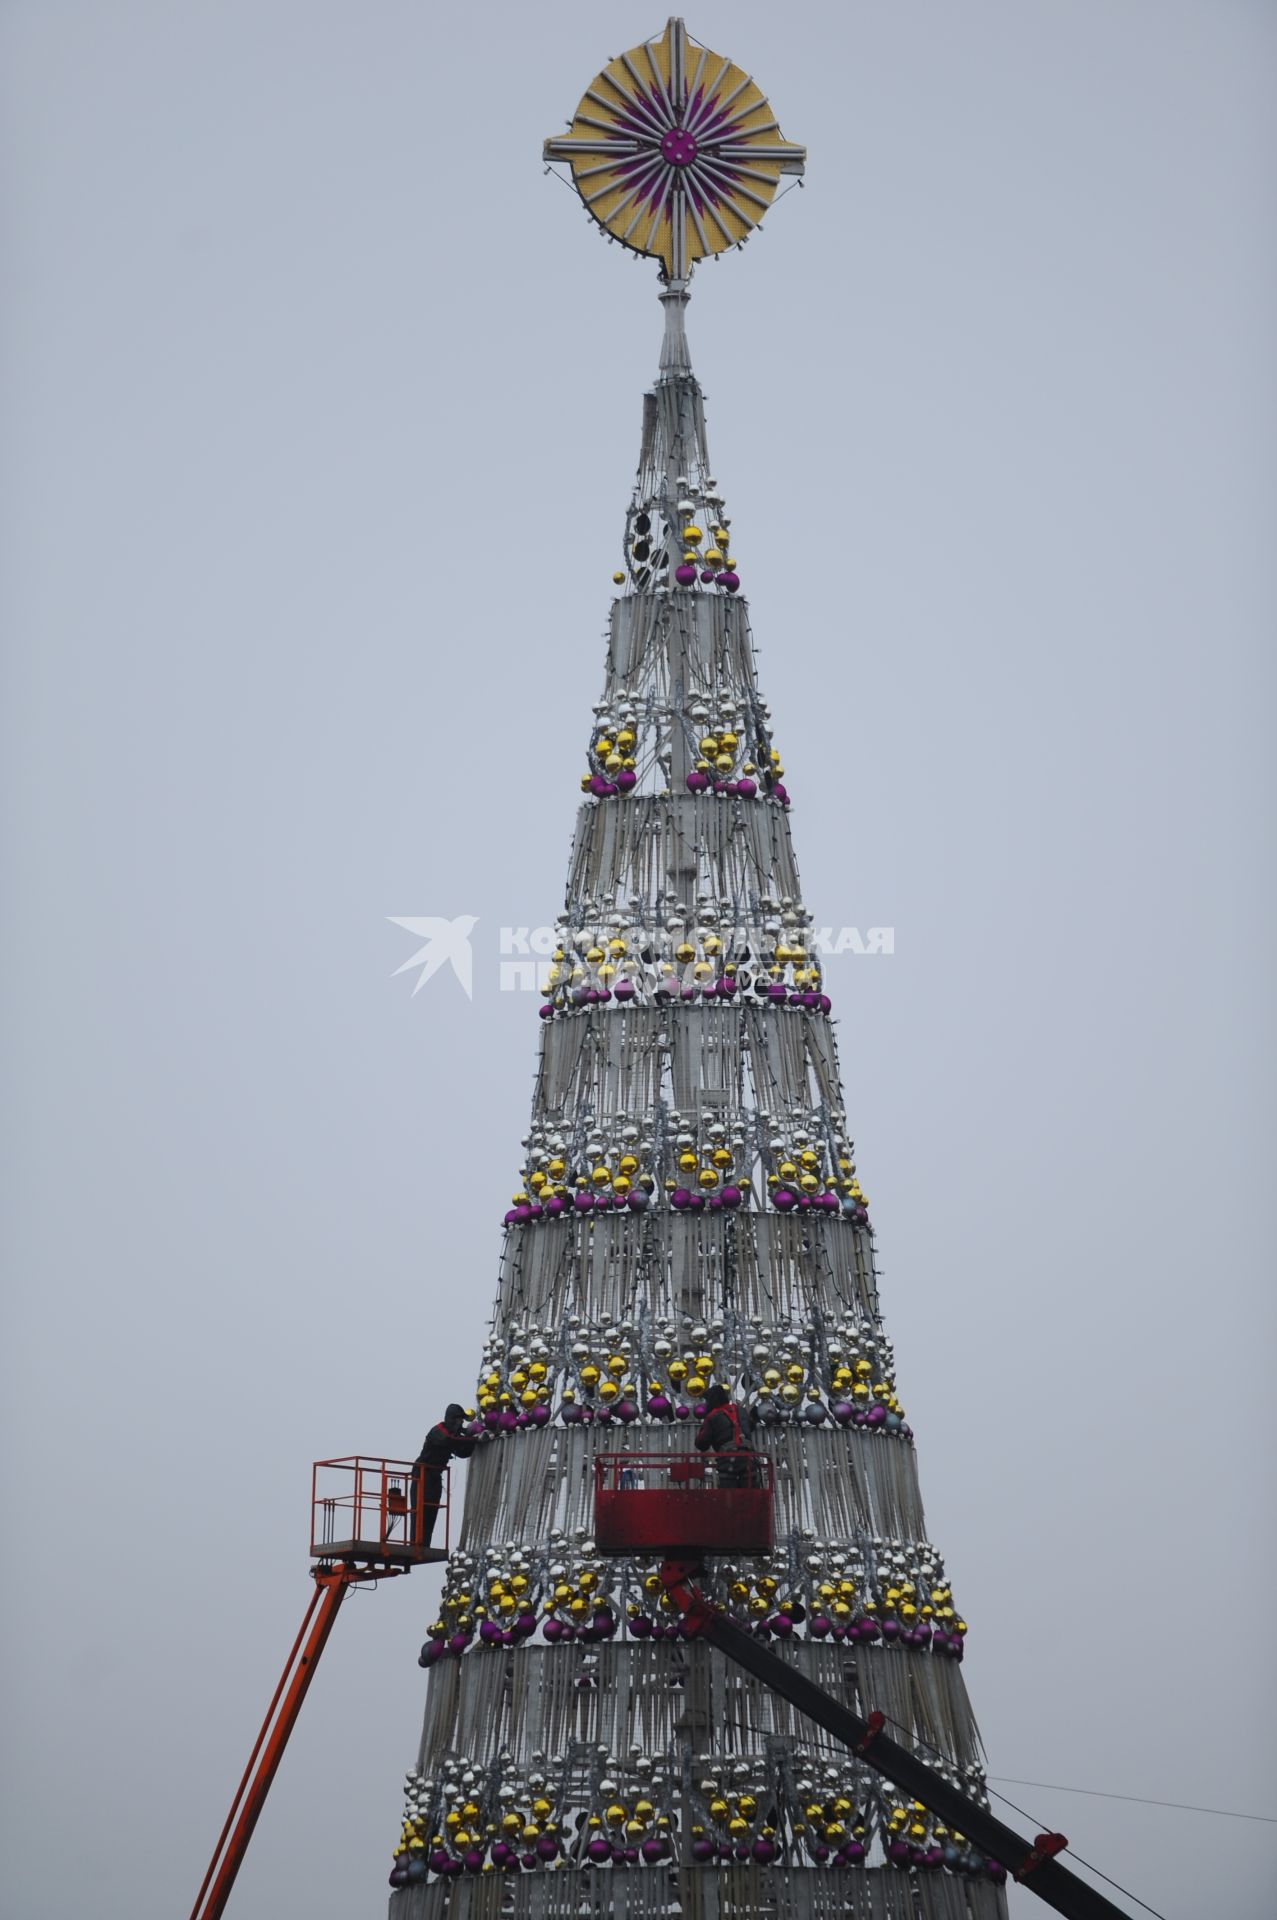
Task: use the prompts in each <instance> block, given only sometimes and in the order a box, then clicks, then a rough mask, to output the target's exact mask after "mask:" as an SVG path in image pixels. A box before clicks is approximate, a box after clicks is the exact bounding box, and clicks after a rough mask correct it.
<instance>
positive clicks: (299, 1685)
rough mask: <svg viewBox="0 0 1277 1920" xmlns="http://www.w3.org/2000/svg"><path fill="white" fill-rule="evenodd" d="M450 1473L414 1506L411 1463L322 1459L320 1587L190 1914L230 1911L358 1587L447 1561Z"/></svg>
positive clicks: (315, 1502)
mask: <svg viewBox="0 0 1277 1920" xmlns="http://www.w3.org/2000/svg"><path fill="white" fill-rule="evenodd" d="M441 1471H442V1472H443V1475H444V1486H443V1493H442V1495H441V1497H440V1499H439V1500H438V1501H433V1500H429V1501H428V1500H426V1499H425V1497H424V1494H425V1489H424V1485H421V1484H419V1485H418V1487H417V1498H416V1509H415V1511H414V1510H413V1501H412V1485H413V1481H412V1462H411V1461H407V1460H374V1459H372V1458H370V1457H368V1456H366V1455H364V1454H354V1455H352V1456H351V1457H350V1458H348V1459H345V1460H317V1461H316V1462H315V1466H314V1470H313V1472H312V1475H311V1524H310V1552H311V1558H312V1560H313V1561H314V1563H315V1564H314V1565H313V1566H312V1568H311V1576H312V1578H313V1580H314V1582H315V1590H314V1592H313V1593H312V1594H311V1597H310V1605H309V1606H308V1607H307V1609H306V1614H305V1618H304V1619H303V1621H302V1624H301V1630H300V1632H299V1633H298V1635H297V1638H296V1640H294V1642H293V1648H292V1652H291V1653H290V1654H289V1656H288V1659H287V1660H286V1661H285V1663H284V1671H283V1673H282V1674H281V1675H280V1678H279V1685H278V1686H277V1687H276V1689H275V1692H274V1695H273V1696H272V1699H271V1703H270V1705H269V1707H268V1708H267V1709H266V1718H265V1719H264V1720H263V1722H262V1728H261V1732H260V1733H259V1734H258V1736H257V1740H256V1742H255V1743H254V1746H253V1751H252V1752H251V1753H250V1754H249V1756H248V1765H247V1766H246V1767H245V1769H244V1775H243V1778H242V1779H241V1781H240V1783H239V1786H238V1788H237V1789H236V1793H235V1798H234V1799H233V1800H232V1802H231V1810H230V1812H229V1813H228V1814H227V1816H226V1824H225V1826H223V1828H222V1831H221V1833H220V1834H219V1836H218V1841H217V1845H216V1847H215V1848H214V1849H213V1858H212V1859H211V1860H210V1862H209V1867H208V1872H207V1873H206V1874H205V1875H204V1879H203V1883H202V1884H201V1886H200V1890H199V1892H198V1894H197V1895H196V1897H195V1905H194V1906H193V1907H192V1909H191V1920H220V1915H221V1914H223V1913H224V1912H225V1911H226V1902H227V1901H228V1900H229V1899H230V1895H231V1888H232V1887H233V1886H234V1885H235V1876H236V1874H237V1873H238V1872H239V1870H240V1867H241V1866H242V1865H243V1862H244V1855H245V1854H246V1853H247V1851H248V1843H249V1841H250V1840H251V1839H252V1837H253V1829H254V1827H255V1826H256V1825H257V1821H258V1816H259V1815H260V1813H261V1810H262V1808H263V1806H264V1805H265V1802H266V1796H267V1794H268V1793H269V1792H270V1788H271V1782H272V1781H273V1780H274V1778H275V1775H276V1773H277V1771H278V1769H279V1763H280V1761H281V1760H282V1759H283V1757H284V1748H285V1747H286V1746H287V1745H288V1738H289V1735H290V1734H291V1733H292V1730H293V1728H294V1727H295V1726H296V1724H297V1716H298V1714H299V1713H300V1712H301V1706H302V1701H303V1700H304V1699H305V1698H306V1693H307V1689H308V1688H309V1686H310V1683H311V1680H312V1679H313V1678H314V1673H315V1668H316V1667H317V1666H318V1665H319V1656H320V1654H321V1653H322V1652H323V1651H324V1648H325V1646H326V1645H327V1643H328V1636H329V1634H330V1633H331V1632H332V1629H333V1622H334V1621H335V1620H336V1618H337V1614H338V1611H339V1609H340V1607H341V1603H342V1601H343V1600H344V1599H345V1597H346V1595H347V1594H348V1593H349V1591H350V1589H351V1588H352V1587H362V1586H368V1585H373V1584H375V1583H376V1582H378V1581H380V1580H395V1579H397V1578H398V1577H399V1575H400V1574H404V1573H411V1571H412V1569H413V1568H414V1567H417V1566H420V1565H422V1563H423V1562H426V1561H432V1560H446V1559H447V1557H448V1496H449V1483H448V1469H447V1468H446V1467H445V1468H443V1469H442V1470H441ZM431 1517H433V1519H434V1521H435V1524H436V1526H437V1525H438V1524H439V1521H440V1519H442V1524H443V1543H442V1545H440V1546H435V1545H430V1546H425V1545H423V1544H421V1543H422V1542H423V1541H424V1540H425V1537H426V1531H427V1521H428V1519H429V1518H431Z"/></svg>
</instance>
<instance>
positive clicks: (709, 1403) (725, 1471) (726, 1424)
mask: <svg viewBox="0 0 1277 1920" xmlns="http://www.w3.org/2000/svg"><path fill="white" fill-rule="evenodd" d="M753 1432H754V1411H753V1408H752V1407H740V1406H737V1404H736V1402H735V1401H734V1400H733V1399H732V1397H731V1395H730V1394H729V1393H728V1391H727V1388H726V1387H711V1388H710V1390H709V1392H708V1393H707V1394H706V1395H705V1418H704V1419H703V1420H702V1421H701V1424H700V1427H699V1428H698V1430H697V1434H696V1445H697V1449H698V1451H699V1452H701V1453H712V1454H714V1455H716V1456H717V1460H716V1464H717V1466H718V1484H719V1486H720V1487H752V1486H755V1485H756V1484H757V1474H756V1472H755V1467H754V1449H753V1447H752V1446H751V1444H750V1440H751V1437H752V1435H753Z"/></svg>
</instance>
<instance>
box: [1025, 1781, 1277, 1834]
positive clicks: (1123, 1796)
mask: <svg viewBox="0 0 1277 1920" xmlns="http://www.w3.org/2000/svg"><path fill="white" fill-rule="evenodd" d="M987 1778H988V1779H990V1780H1001V1781H1002V1782H1003V1783H1004V1784H1005V1785H1007V1786H1013V1787H1041V1788H1042V1790H1043V1792H1044V1793H1084V1794H1086V1795H1087V1796H1088V1798H1090V1799H1092V1800H1129V1801H1131V1802H1132V1803H1133V1804H1134V1805H1135V1806H1140V1807H1174V1808H1175V1809H1176V1811H1177V1812H1179V1813H1213V1814H1217V1815H1218V1816H1219V1818H1220V1819H1221V1820H1262V1821H1264V1822H1265V1823H1266V1824H1267V1825H1268V1826H1277V1817H1275V1816H1274V1815H1273V1814H1271V1813H1237V1812H1235V1811H1234V1810H1233V1809H1232V1808H1231V1807H1198V1806H1194V1805H1192V1804H1191V1802H1189V1801H1187V1800H1150V1799H1148V1798H1147V1797H1146V1796H1145V1795H1144V1794H1142V1793H1103V1792H1101V1790H1100V1789H1099V1788H1098V1787H1062V1786H1061V1785H1060V1784H1059V1782H1058V1781H1055V1780H1020V1779H1017V1777H1016V1776H1015V1774H1013V1773H991V1774H989V1775H988V1776H987Z"/></svg>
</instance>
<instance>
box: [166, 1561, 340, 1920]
mask: <svg viewBox="0 0 1277 1920" xmlns="http://www.w3.org/2000/svg"><path fill="white" fill-rule="evenodd" d="M354 1578H355V1575H354V1571H353V1569H351V1568H349V1567H344V1566H336V1567H328V1568H317V1569H316V1571H315V1591H314V1593H313V1594H312V1595H311V1597H310V1605H309V1606H308V1607H307V1609H306V1615H305V1618H304V1619H303V1621H302V1624H301V1631H300V1632H299V1633H298V1635H297V1638H296V1640H294V1642H293V1650H292V1652H291V1653H290V1654H289V1656H288V1660H287V1662H286V1664H285V1667H284V1671H283V1673H282V1674H281V1675H280V1681H279V1685H278V1686H277V1687H276V1689H275V1695H274V1698H273V1699H272V1701H271V1703H270V1706H269V1707H268V1708H267V1709H266V1718H265V1720H264V1721H263V1722H262V1730H261V1732H260V1733H259V1734H258V1736H257V1742H256V1745H255V1746H254V1748H253V1751H252V1752H251V1753H250V1754H249V1756H248V1765H247V1766H246V1767H245V1769H244V1775H243V1778H242V1779H241V1781H240V1783H239V1786H238V1788H237V1789H236V1793H235V1798H234V1799H233V1800H232V1802H231V1810H230V1812H229V1813H228V1814H227V1816H226V1825H225V1826H224V1827H223V1828H222V1831H221V1833H220V1834H219V1836H218V1841H217V1846H216V1847H215V1848H214V1850H213V1858H212V1860H211V1861H210V1862H209V1867H208V1872H207V1873H206V1874H205V1875H204V1882H203V1885H202V1886H201V1887H200V1890H199V1892H198V1893H197V1894H196V1896H195V1905H194V1907H193V1908H192V1909H191V1920H220V1917H221V1915H222V1914H223V1913H224V1912H225V1911H226V1902H227V1901H228V1900H229V1899H230V1897H231V1888H232V1887H233V1886H234V1885H235V1876H236V1875H237V1874H238V1872H239V1870H240V1867H241V1866H242V1865H243V1861H244V1855H245V1854H246V1853H247V1851H248V1843H249V1841H250V1840H251V1839H252V1837H253V1828H254V1827H255V1826H256V1825H257V1818H258V1815H259V1814H260V1813H261V1810H262V1808H263V1806H264V1805H265V1803H266V1796H267V1794H268V1793H269V1792H270V1789H271V1782H272V1781H273V1780H274V1778H275V1774H276V1772H277V1771H278V1768H279V1763H280V1761H281V1760H282V1759H283V1757H284V1748H285V1747H286V1746H287V1745H288V1736H289V1735H290V1734H291V1732H292V1730H293V1728H294V1727H295V1726H296V1724H297V1716H298V1714H299V1713H300V1712H301V1707H302V1701H303V1700H304V1699H305V1698H306V1691H307V1688H308V1687H309V1686H310V1683H311V1679H312V1677H313V1675H314V1672H315V1668H316V1667H317V1666H318V1664H319V1656H320V1654H321V1653H322V1652H323V1650H324V1646H325V1644H326V1642H327V1639H328V1636H329V1634H330V1633H331V1632H332V1629H333V1622H334V1620H335V1619H336V1618H337V1612H338V1609H339V1608H340V1606H341V1603H342V1601H343V1600H344V1599H345V1598H346V1594H347V1592H348V1591H349V1589H350V1587H351V1586H352V1585H353V1583H354ZM236 1816H238V1818H237V1817H236Z"/></svg>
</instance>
